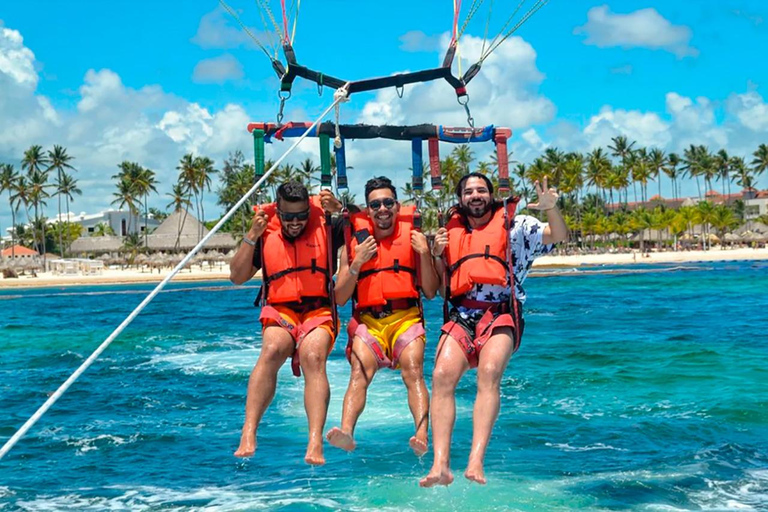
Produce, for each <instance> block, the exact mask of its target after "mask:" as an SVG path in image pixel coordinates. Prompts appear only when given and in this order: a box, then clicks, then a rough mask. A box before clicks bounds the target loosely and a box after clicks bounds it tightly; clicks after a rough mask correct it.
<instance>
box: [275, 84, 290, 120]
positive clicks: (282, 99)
mask: <svg viewBox="0 0 768 512" xmlns="http://www.w3.org/2000/svg"><path fill="white" fill-rule="evenodd" d="M283 92H286V93H287V94H286V95H283ZM277 97H278V98H280V109H279V110H278V112H277V126H282V125H283V108H285V102H286V101H287V100H289V99H290V98H291V91H277Z"/></svg>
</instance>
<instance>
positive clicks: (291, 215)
mask: <svg viewBox="0 0 768 512" xmlns="http://www.w3.org/2000/svg"><path fill="white" fill-rule="evenodd" d="M277 214H278V215H279V216H280V220H282V221H283V222H291V221H292V220H307V219H308V218H309V208H307V209H306V210H304V211H303V212H281V211H280V210H277Z"/></svg>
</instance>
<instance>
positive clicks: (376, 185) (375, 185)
mask: <svg viewBox="0 0 768 512" xmlns="http://www.w3.org/2000/svg"><path fill="white" fill-rule="evenodd" d="M380 188H388V189H389V190H391V191H392V195H393V196H394V198H395V199H397V189H395V186H394V185H392V180H390V179H389V178H387V177H386V176H376V177H375V178H371V179H369V180H368V182H367V183H366V184H365V202H366V203H367V202H368V196H369V195H371V192H373V191H374V190H378V189H380Z"/></svg>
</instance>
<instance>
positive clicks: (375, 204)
mask: <svg viewBox="0 0 768 512" xmlns="http://www.w3.org/2000/svg"><path fill="white" fill-rule="evenodd" d="M395 204H397V201H395V200H394V199H392V198H391V197H387V198H386V199H374V200H373V201H371V202H370V203H368V208H370V209H371V210H378V209H379V208H381V205H384V208H386V209H387V210H391V209H392V208H394V207H395Z"/></svg>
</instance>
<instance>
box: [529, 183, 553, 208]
mask: <svg viewBox="0 0 768 512" xmlns="http://www.w3.org/2000/svg"><path fill="white" fill-rule="evenodd" d="M533 186H534V188H535V189H536V195H537V196H538V199H539V201H538V202H537V203H528V206H527V208H529V209H530V210H541V211H547V210H551V209H552V208H555V207H556V206H557V199H558V198H559V197H560V194H558V193H557V189H556V188H554V187H553V188H547V177H546V176H544V186H543V187H542V186H541V185H539V182H538V181H536V182H534V184H533Z"/></svg>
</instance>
